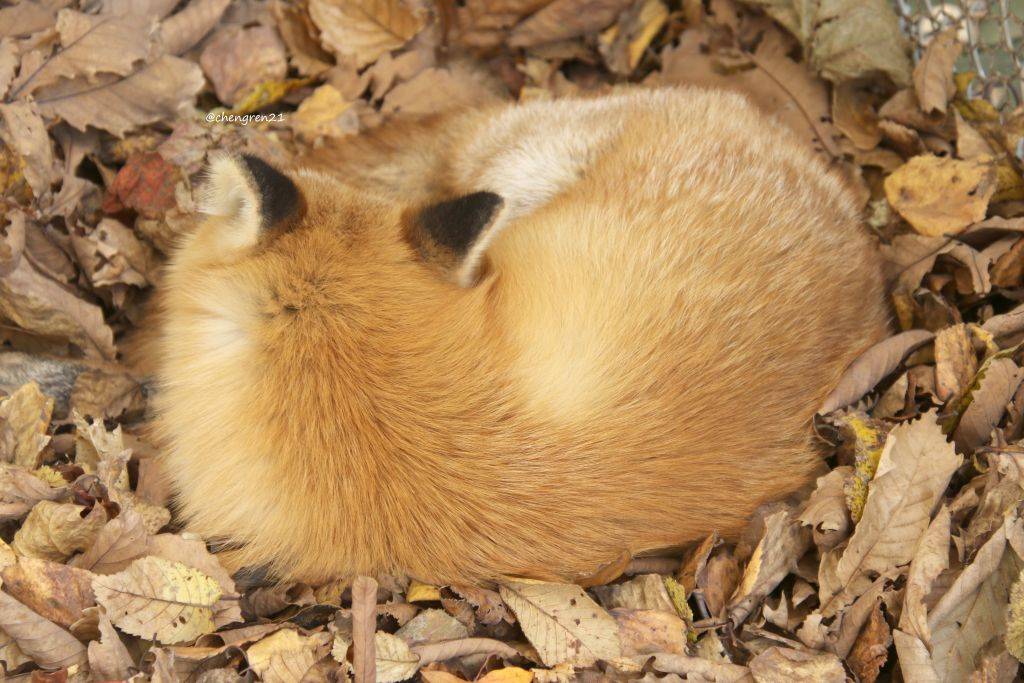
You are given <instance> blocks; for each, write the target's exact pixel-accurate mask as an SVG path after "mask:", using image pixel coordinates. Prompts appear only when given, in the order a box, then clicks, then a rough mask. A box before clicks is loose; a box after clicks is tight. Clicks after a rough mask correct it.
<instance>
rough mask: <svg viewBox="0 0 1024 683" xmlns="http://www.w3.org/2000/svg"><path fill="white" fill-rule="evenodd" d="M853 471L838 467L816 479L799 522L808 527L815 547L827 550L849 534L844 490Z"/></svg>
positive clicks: (849, 521) (849, 481) (848, 513)
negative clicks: (812, 491)
mask: <svg viewBox="0 0 1024 683" xmlns="http://www.w3.org/2000/svg"><path fill="white" fill-rule="evenodd" d="M852 476H853V471H852V470H851V468H849V467H837V468H836V469H834V470H832V471H831V472H829V473H828V474H826V475H825V476H823V477H818V480H817V482H816V485H815V489H814V493H812V494H811V497H810V498H809V499H808V500H807V503H806V504H805V505H804V508H803V510H802V511H801V512H800V517H799V519H800V522H801V523H802V524H805V525H807V526H810V527H811V532H812V534H813V537H814V543H815V545H817V546H819V547H821V548H823V549H825V550H829V549H831V548H834V547H836V546H837V545H839V543H841V542H842V541H844V540H846V537H847V536H848V535H849V531H850V524H851V520H850V509H849V508H848V507H847V504H846V488H847V486H848V485H849V484H851V483H852V482H851V477H852Z"/></svg>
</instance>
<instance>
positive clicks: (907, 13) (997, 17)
mask: <svg viewBox="0 0 1024 683" xmlns="http://www.w3.org/2000/svg"><path fill="white" fill-rule="evenodd" d="M894 4H895V6H896V10H897V12H898V13H899V15H900V21H901V23H902V27H903V30H904V32H905V33H906V35H907V36H908V37H909V38H910V40H911V41H912V43H913V45H914V56H915V58H919V57H920V56H921V53H922V51H923V50H924V48H925V46H927V45H928V43H929V42H930V41H931V39H932V38H934V37H935V35H936V34H938V33H939V32H941V31H943V30H945V29H946V28H949V27H953V26H955V27H956V28H957V35H958V37H959V38H960V41H961V42H962V43H964V44H965V45H966V46H967V49H965V50H964V54H963V55H962V56H961V57H960V60H959V61H958V62H957V65H956V70H957V71H958V72H973V73H974V74H975V78H974V79H973V80H972V81H971V84H970V90H969V94H970V96H972V97H983V98H985V99H987V100H988V101H989V102H991V103H992V104H993V105H995V106H996V107H997V108H999V109H1002V110H1008V109H1012V108H1015V107H1017V106H1020V105H1021V104H1022V103H1024V0H945V2H939V1H938V0H894Z"/></svg>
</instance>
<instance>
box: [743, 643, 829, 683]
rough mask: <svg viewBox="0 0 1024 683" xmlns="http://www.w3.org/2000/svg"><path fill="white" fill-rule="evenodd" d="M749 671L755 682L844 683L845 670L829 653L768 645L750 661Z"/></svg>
mask: <svg viewBox="0 0 1024 683" xmlns="http://www.w3.org/2000/svg"><path fill="white" fill-rule="evenodd" d="M749 666H750V673H751V675H752V676H753V677H754V680H755V681H757V683H791V682H792V681H816V682H817V683H845V681H846V672H845V671H844V670H843V663H842V662H841V661H839V658H838V657H836V656H835V655H834V654H831V653H829V652H804V651H802V650H790V649H786V648H781V647H770V648H768V649H767V650H765V651H764V652H762V653H761V654H759V655H757V656H756V657H754V658H753V659H751V660H750V664H749Z"/></svg>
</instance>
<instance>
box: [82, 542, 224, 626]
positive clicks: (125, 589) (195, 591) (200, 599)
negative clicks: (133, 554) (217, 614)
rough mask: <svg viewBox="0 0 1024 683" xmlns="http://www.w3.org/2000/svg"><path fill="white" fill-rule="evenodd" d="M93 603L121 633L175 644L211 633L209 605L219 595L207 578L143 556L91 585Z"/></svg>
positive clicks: (158, 558) (218, 591)
mask: <svg viewBox="0 0 1024 683" xmlns="http://www.w3.org/2000/svg"><path fill="white" fill-rule="evenodd" d="M92 587H93V591H94V592H95V593H96V602H98V603H99V604H101V605H102V606H103V607H104V608H106V610H107V614H108V615H109V617H110V621H111V622H112V623H113V624H114V625H115V626H117V627H118V628H119V629H121V630H122V631H124V632H125V633H130V634H131V635H134V636H139V637H141V638H144V639H146V640H156V641H159V642H161V643H166V644H174V643H181V642H186V641H192V640H195V639H196V638H198V637H199V636H201V635H203V634H204V633H212V632H213V631H214V630H215V628H216V626H215V625H214V622H213V606H214V605H215V604H216V603H217V601H218V600H219V599H220V596H221V589H220V586H219V585H218V584H217V582H216V581H214V580H213V579H212V578H210V577H209V576H207V575H206V574H204V573H203V572H201V571H199V570H198V569H192V568H191V567H186V566H185V565H183V564H181V563H180V562H170V561H168V560H165V559H163V558H162V557H143V558H140V559H137V560H135V561H134V562H132V564H131V566H129V567H128V568H127V569H125V570H124V571H122V572H119V573H117V574H110V575H108V576H97V577H96V578H95V579H93V582H92Z"/></svg>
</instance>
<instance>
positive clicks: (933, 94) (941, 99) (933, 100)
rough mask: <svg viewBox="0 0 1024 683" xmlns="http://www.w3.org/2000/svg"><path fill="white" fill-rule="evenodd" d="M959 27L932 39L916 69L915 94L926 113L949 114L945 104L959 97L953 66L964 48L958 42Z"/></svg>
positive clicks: (947, 30)
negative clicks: (938, 112)
mask: <svg viewBox="0 0 1024 683" xmlns="http://www.w3.org/2000/svg"><path fill="white" fill-rule="evenodd" d="M957 30H958V29H957V28H956V27H953V28H949V29H946V30H945V31H943V32H942V33H940V34H939V35H937V36H935V37H934V38H932V40H931V42H930V43H928V47H927V48H926V49H925V51H924V54H923V55H921V60H920V61H919V62H918V63H917V66H915V67H914V92H915V93H916V94H917V101H918V102H920V104H921V110H922V111H924V112H925V113H930V112H933V111H940V112H945V111H946V105H947V104H948V103H949V101H950V100H951V99H952V98H953V95H955V94H956V85H955V84H954V83H953V63H954V62H956V58H957V57H958V56H960V51H961V50H962V49H963V46H962V45H961V44H960V42H959V41H958V40H957V35H956V34H957Z"/></svg>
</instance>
